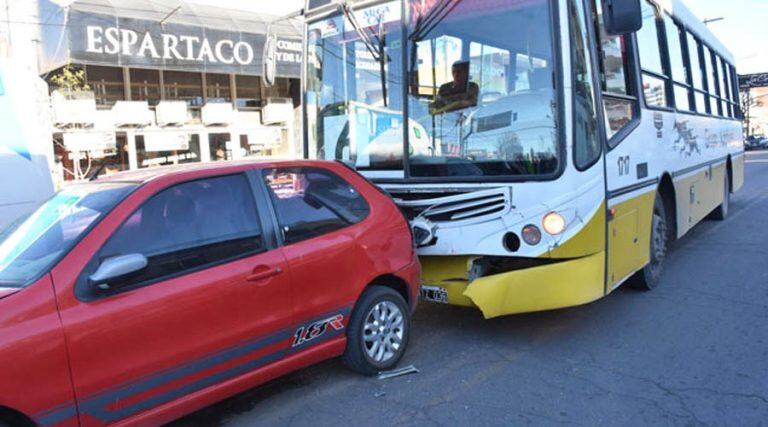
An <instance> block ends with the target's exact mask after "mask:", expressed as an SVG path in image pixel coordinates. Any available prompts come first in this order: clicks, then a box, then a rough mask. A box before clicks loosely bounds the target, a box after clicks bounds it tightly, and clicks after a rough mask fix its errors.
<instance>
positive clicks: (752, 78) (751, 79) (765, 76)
mask: <svg viewBox="0 0 768 427" xmlns="http://www.w3.org/2000/svg"><path fill="white" fill-rule="evenodd" d="M755 87H768V73H760V74H747V75H745V76H739V89H752V88H755Z"/></svg>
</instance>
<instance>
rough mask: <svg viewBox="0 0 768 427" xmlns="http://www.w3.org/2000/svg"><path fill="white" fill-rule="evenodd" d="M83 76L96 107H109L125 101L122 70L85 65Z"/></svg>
mask: <svg viewBox="0 0 768 427" xmlns="http://www.w3.org/2000/svg"><path fill="white" fill-rule="evenodd" d="M85 76H86V80H87V82H88V86H90V87H91V90H92V91H93V93H94V96H95V98H96V105H98V106H102V107H111V106H112V105H115V102H117V101H124V100H125V85H124V81H123V69H122V68H119V67H102V66H98V65H87V66H86V67H85Z"/></svg>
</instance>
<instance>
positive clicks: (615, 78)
mask: <svg viewBox="0 0 768 427" xmlns="http://www.w3.org/2000/svg"><path fill="white" fill-rule="evenodd" d="M602 3H603V2H602V0H595V1H593V6H594V9H593V10H594V13H595V16H594V21H595V24H596V34H597V35H598V43H599V48H600V61H599V62H600V85H601V90H602V93H603V109H604V111H605V122H606V123H605V127H606V135H607V136H608V140H609V145H610V146H611V147H614V146H615V145H616V144H618V141H615V142H613V143H612V142H611V140H612V139H613V137H614V136H615V135H616V134H617V133H619V131H621V130H622V129H624V128H625V127H626V126H627V125H628V124H629V123H631V122H632V120H633V119H634V118H635V117H636V114H637V101H638V99H637V91H636V89H635V84H634V82H635V79H634V73H633V71H632V70H633V68H632V67H631V65H632V64H631V61H632V59H631V58H632V56H631V51H630V47H629V38H628V37H627V36H609V35H608V33H606V31H605V25H604V21H603V10H602Z"/></svg>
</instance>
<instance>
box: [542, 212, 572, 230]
mask: <svg viewBox="0 0 768 427" xmlns="http://www.w3.org/2000/svg"><path fill="white" fill-rule="evenodd" d="M541 225H542V226H543V227H544V231H546V232H547V233H549V234H551V235H553V236H557V235H559V234H562V232H563V231H565V226H566V225H565V218H563V216H562V215H560V214H559V213H557V212H550V213H548V214H546V215H544V219H543V220H542V221H541Z"/></svg>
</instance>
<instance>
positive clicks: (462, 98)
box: [430, 61, 480, 114]
mask: <svg viewBox="0 0 768 427" xmlns="http://www.w3.org/2000/svg"><path fill="white" fill-rule="evenodd" d="M451 74H452V75H453V81H450V82H448V83H445V84H444V85H442V86H440V89H439V90H438V92H437V99H435V102H433V103H432V105H430V107H431V109H432V113H433V114H441V113H445V112H448V111H455V110H461V109H462V108H467V107H475V106H477V96H478V94H479V92H480V87H479V86H478V85H477V83H474V82H470V81H469V61H457V62H454V63H453V66H452V67H451Z"/></svg>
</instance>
